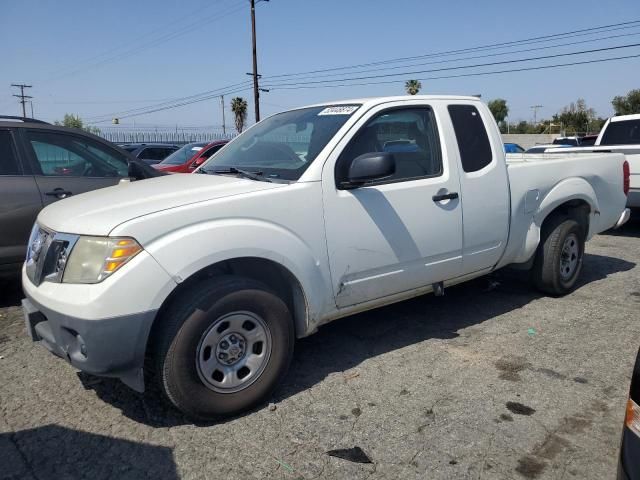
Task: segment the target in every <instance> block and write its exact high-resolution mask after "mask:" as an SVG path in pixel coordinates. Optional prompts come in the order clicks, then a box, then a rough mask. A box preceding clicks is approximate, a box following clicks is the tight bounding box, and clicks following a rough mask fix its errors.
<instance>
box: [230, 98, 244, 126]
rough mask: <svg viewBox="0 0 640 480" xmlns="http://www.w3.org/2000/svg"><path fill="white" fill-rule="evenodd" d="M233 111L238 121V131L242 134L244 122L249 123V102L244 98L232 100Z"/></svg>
mask: <svg viewBox="0 0 640 480" xmlns="http://www.w3.org/2000/svg"><path fill="white" fill-rule="evenodd" d="M231 111H232V112H233V115H234V116H235V119H236V130H237V131H238V133H242V130H243V129H244V122H246V121H247V101H246V100H245V99H244V98H242V97H235V98H232V99H231Z"/></svg>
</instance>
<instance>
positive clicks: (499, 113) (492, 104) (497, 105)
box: [487, 98, 509, 130]
mask: <svg viewBox="0 0 640 480" xmlns="http://www.w3.org/2000/svg"><path fill="white" fill-rule="evenodd" d="M487 106H488V107H489V110H491V114H492V115H493V118H495V119H496V123H497V124H498V126H499V127H501V130H504V119H505V118H507V116H508V115H509V107H508V106H507V101H506V100H504V99H502V98H496V99H495V100H490V101H489V103H488V104H487Z"/></svg>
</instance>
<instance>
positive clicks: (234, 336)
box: [196, 312, 271, 393]
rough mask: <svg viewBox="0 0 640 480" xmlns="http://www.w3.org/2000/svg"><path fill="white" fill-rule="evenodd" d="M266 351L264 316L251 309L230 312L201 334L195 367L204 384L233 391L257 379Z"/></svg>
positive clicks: (266, 359) (268, 336) (268, 339)
mask: <svg viewBox="0 0 640 480" xmlns="http://www.w3.org/2000/svg"><path fill="white" fill-rule="evenodd" d="M270 355H271V333H270V332H269V328H268V327H267V325H266V323H265V322H264V320H263V319H262V318H261V317H260V316H259V315H256V314H255V313H253V312H233V313H229V314H226V315H223V316H222V317H220V318H218V319H217V320H216V321H215V322H213V324H212V325H211V326H210V327H209V328H208V329H207V330H206V331H205V332H204V333H203V334H202V337H201V339H200V343H199V344H198V348H197V351H196V367H197V370H198V375H199V377H200V379H201V380H202V382H203V383H204V384H205V385H206V386H207V387H208V388H210V389H212V390H214V391H216V392H220V393H234V392H238V391H240V390H243V389H245V388H247V387H248V386H249V385H251V384H252V383H253V382H254V381H255V380H257V379H258V377H259V376H260V375H261V374H262V372H263V371H264V369H265V367H266V365H267V363H268V362H269V357H270Z"/></svg>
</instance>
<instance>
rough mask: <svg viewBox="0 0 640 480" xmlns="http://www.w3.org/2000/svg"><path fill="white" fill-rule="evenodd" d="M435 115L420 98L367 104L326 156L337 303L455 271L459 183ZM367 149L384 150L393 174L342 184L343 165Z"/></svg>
mask: <svg viewBox="0 0 640 480" xmlns="http://www.w3.org/2000/svg"><path fill="white" fill-rule="evenodd" d="M438 117H439V114H438V113H437V112H436V111H435V110H434V108H433V107H432V106H429V105H424V103H422V102H396V103H391V104H388V105H385V106H379V107H377V108H374V109H373V110H371V111H370V112H369V113H368V114H366V115H365V116H364V117H363V119H361V120H360V121H359V122H358V123H357V124H356V125H355V127H354V129H353V130H352V131H355V132H356V133H355V134H352V135H350V136H347V138H345V139H343V140H342V141H341V142H340V143H339V144H338V146H337V147H336V149H335V150H334V152H333V153H332V154H331V155H330V156H329V158H328V160H327V162H326V163H325V166H324V168H323V173H322V185H323V186H322V188H323V199H324V209H325V211H324V216H325V229H326V237H327V250H328V257H329V263H330V268H331V277H332V282H333V289H334V295H335V301H336V305H337V306H338V307H346V306H350V305H355V304H358V303H363V302H367V301H370V300H375V299H379V298H383V297H386V296H389V295H393V294H397V293H401V292H405V291H408V290H412V289H415V288H419V287H423V286H427V285H430V284H432V283H434V282H439V281H444V280H447V279H450V278H454V277H457V276H458V275H460V272H461V268H462V205H461V202H460V198H459V196H458V195H459V190H460V184H459V181H458V171H457V167H456V163H455V162H451V161H450V158H449V152H448V150H447V148H445V146H444V142H443V141H442V136H441V130H440V127H439V123H440V122H439V120H438ZM373 152H387V153H391V154H392V155H393V156H394V160H395V165H396V171H395V174H393V175H392V176H391V177H388V178H385V179H382V180H380V181H374V182H369V183H366V184H364V185H362V186H361V187H359V188H354V189H342V188H341V184H342V181H343V179H344V176H345V168H347V167H345V166H347V165H348V164H349V162H350V161H351V160H353V159H354V158H356V157H358V156H360V155H362V154H366V153H373Z"/></svg>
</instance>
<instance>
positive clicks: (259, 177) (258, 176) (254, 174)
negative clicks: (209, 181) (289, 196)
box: [213, 167, 272, 183]
mask: <svg viewBox="0 0 640 480" xmlns="http://www.w3.org/2000/svg"><path fill="white" fill-rule="evenodd" d="M213 173H215V174H218V175H224V174H227V173H236V174H238V175H240V176H242V177H245V178H249V179H251V180H257V181H258V182H269V183H272V181H271V180H269V179H268V178H265V177H263V176H262V172H249V171H248V170H241V169H239V168H236V167H229V168H227V169H224V170H214V171H213Z"/></svg>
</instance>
